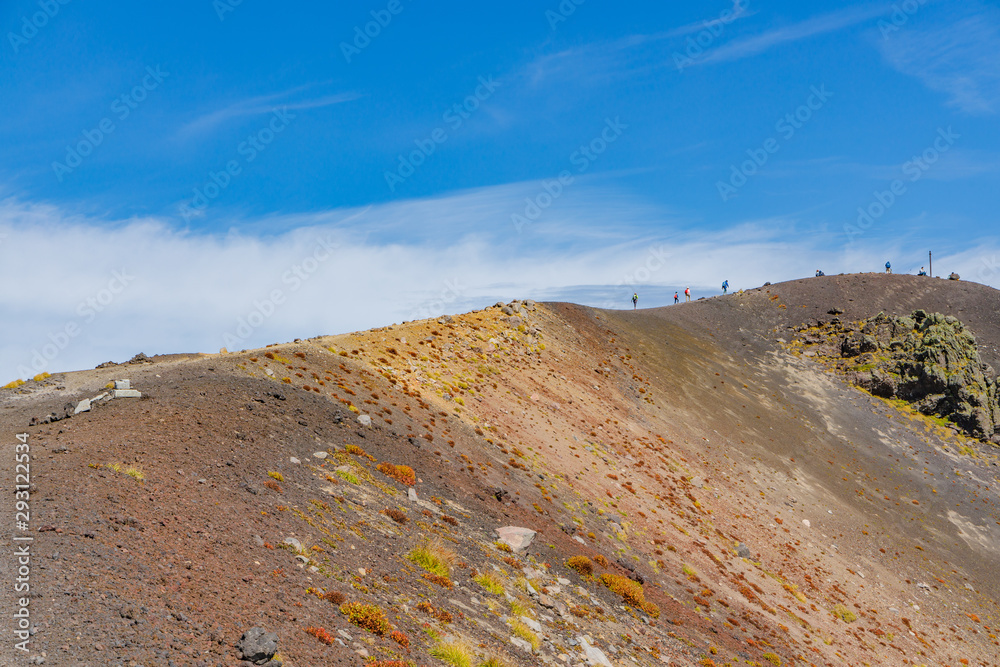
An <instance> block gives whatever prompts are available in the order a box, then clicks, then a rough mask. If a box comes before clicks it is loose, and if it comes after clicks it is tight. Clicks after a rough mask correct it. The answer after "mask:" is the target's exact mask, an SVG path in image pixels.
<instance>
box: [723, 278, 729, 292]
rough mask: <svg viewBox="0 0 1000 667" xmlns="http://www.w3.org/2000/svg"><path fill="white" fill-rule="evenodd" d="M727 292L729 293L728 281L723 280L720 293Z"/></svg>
mask: <svg viewBox="0 0 1000 667" xmlns="http://www.w3.org/2000/svg"><path fill="white" fill-rule="evenodd" d="M728 291H729V281H728V280H723V281H722V293H723V294H725V293H726V292H728Z"/></svg>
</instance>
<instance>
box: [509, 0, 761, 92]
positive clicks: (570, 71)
mask: <svg viewBox="0 0 1000 667" xmlns="http://www.w3.org/2000/svg"><path fill="white" fill-rule="evenodd" d="M732 3H733V5H732V9H729V10H726V11H725V12H722V13H719V14H717V15H715V16H714V17H712V18H708V19H704V20H701V21H694V22H692V23H688V24H685V25H682V26H677V27H675V28H670V29H667V30H662V31H659V32H651V33H638V34H632V35H627V36H625V37H621V38H618V39H614V40H610V41H600V42H593V43H589V44H584V45H581V46H576V47H574V48H570V49H564V50H562V51H558V52H556V53H547V54H544V55H541V56H539V57H537V58H536V59H535V60H533V61H532V62H531V63H529V64H528V65H527V67H526V68H525V72H526V75H525V78H526V80H527V81H528V82H529V83H531V84H534V85H538V84H541V83H542V82H549V81H552V80H554V79H566V78H573V79H574V80H579V79H584V80H587V81H589V82H591V83H593V82H604V83H608V82H614V81H615V80H616V77H618V76H619V75H620V74H621V73H622V72H626V71H627V72H631V73H635V72H637V71H647V72H652V71H654V70H657V69H659V66H658V65H657V64H655V63H656V61H658V58H654V59H652V60H651V61H650V62H644V61H643V60H641V59H640V60H638V61H637V60H636V59H635V58H633V57H630V56H631V54H632V52H635V51H639V50H641V49H643V48H646V49H652V48H655V47H657V46H659V45H660V44H662V43H664V42H671V41H675V42H677V44H676V45H677V46H678V47H681V46H682V41H681V38H683V37H688V36H690V35H695V34H697V33H700V32H702V31H706V30H707V31H709V32H710V33H711V34H713V36H714V35H717V34H719V33H718V31H719V30H720V28H722V27H724V26H729V25H732V24H735V23H736V22H737V21H740V20H743V19H746V18H749V17H751V16H754V15H755V14H756V11H754V10H751V9H750V8H749V2H748V0H732ZM637 62H638V63H642V64H637Z"/></svg>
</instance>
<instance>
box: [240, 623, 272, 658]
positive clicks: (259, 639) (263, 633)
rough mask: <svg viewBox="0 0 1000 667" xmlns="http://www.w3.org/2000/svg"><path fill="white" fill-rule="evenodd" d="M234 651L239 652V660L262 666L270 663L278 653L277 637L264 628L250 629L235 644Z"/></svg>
mask: <svg viewBox="0 0 1000 667" xmlns="http://www.w3.org/2000/svg"><path fill="white" fill-rule="evenodd" d="M236 650H237V651H239V652H240V659H241V660H246V661H248V662H252V663H253V664H255V665H263V664H265V663H268V662H271V659H272V658H273V657H274V654H275V653H277V652H278V635H277V634H275V633H273V632H268V631H267V630H265V629H264V628H250V629H249V630H247V631H246V632H244V633H243V636H242V637H240V640H239V641H238V642H236Z"/></svg>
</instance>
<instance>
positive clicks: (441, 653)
mask: <svg viewBox="0 0 1000 667" xmlns="http://www.w3.org/2000/svg"><path fill="white" fill-rule="evenodd" d="M428 653H430V655H431V657H432V658H437V659H438V660H442V661H444V662H446V663H448V664H449V665H451V666H452V667H472V649H470V648H469V645H468V644H466V643H465V642H464V641H461V640H454V641H449V642H441V643H440V644H437V645H435V646H432V647H431V650H430V651H428Z"/></svg>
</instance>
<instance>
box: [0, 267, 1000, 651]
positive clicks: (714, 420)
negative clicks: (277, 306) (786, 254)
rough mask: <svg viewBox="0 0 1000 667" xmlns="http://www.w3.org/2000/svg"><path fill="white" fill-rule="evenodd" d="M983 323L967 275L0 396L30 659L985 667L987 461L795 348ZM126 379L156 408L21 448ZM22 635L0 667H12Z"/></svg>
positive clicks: (366, 341)
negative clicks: (628, 591)
mask: <svg viewBox="0 0 1000 667" xmlns="http://www.w3.org/2000/svg"><path fill="white" fill-rule="evenodd" d="M775 297H776V298H775ZM998 306H1000V298H998V293H997V292H996V291H994V290H990V289H988V288H985V287H982V286H978V285H973V284H968V283H961V282H958V283H956V282H949V281H942V280H936V279H921V278H913V277H907V276H882V275H875V274H872V275H852V276H841V277H828V278H820V279H809V280H803V281H796V282H792V283H785V284H782V285H774V286H770V287H767V288H761V289H759V290H753V291H751V292H745V293H743V294H736V295H730V296H726V297H719V298H714V299H706V300H704V301H699V302H695V303H693V304H684V305H679V306H671V307H668V308H662V309H656V310H647V311H638V312H635V313H633V312H631V311H628V312H609V311H596V310H593V309H589V308H582V307H578V306H571V305H567V304H546V305H544V306H542V305H539V306H537V307H534V308H533V307H531V306H529V307H528V309H526V312H525V313H524V315H523V320H521V321H518V320H510V319H509V318H508V317H507V316H505V315H504V314H503V313H501V311H500V309H499V308H489V309H486V310H484V311H479V312H476V313H469V314H466V315H461V316H456V317H455V318H454V320H453V321H452V322H451V323H447V324H444V323H441V324H439V323H437V322H434V321H422V322H412V323H406V324H403V325H396V326H393V327H386V328H383V329H376V330H373V331H369V332H362V333H358V334H348V335H344V336H334V337H328V338H320V339H315V340H310V341H305V342H302V343H299V344H292V345H282V346H276V347H272V348H269V349H267V350H256V351H248V352H244V353H239V354H229V355H223V356H214V357H203V358H188V359H184V358H175V359H164V360H157V361H156V363H153V364H145V365H141V366H126V367H116V368H109V369H103V370H99V371H87V372H84V373H73V374H67V375H57V376H54V377H52V378H50V379H49V380H46V381H45V382H43V383H29V384H28V385H26V386H25V387H22V388H21V389H20V390H18V391H10V390H5V391H4V392H3V393H2V394H0V427H2V432H3V433H4V434H5V435H4V438H5V440H4V445H5V446H6V447H7V449H8V454H9V456H7V457H6V459H5V460H7V461H10V462H11V463H10V464H9V470H8V475H9V479H11V480H13V479H14V471H13V449H14V444H15V440H14V434H15V433H19V432H27V433H28V434H29V442H30V444H31V451H32V481H33V488H32V494H31V501H30V502H31V511H32V514H31V530H30V531H29V534H30V535H31V536H33V537H34V538H35V541H34V542H33V544H32V551H33V561H32V573H31V577H32V580H31V584H32V595H33V597H32V601H31V609H32V624H33V625H34V626H35V627H36V628H37V631H36V633H35V634H34V636H33V637H32V643H31V646H30V648H31V652H30V654H29V655H31V656H40V655H42V653H43V652H44V655H45V663H44V664H47V665H117V664H121V665H129V664H136V665H139V664H142V665H161V664H162V665H168V664H176V665H199V664H200V665H234V664H239V663H238V660H237V656H236V652H235V650H234V648H233V645H234V643H235V642H236V640H237V639H238V638H239V636H240V633H241V632H243V631H244V630H246V629H248V628H250V627H253V626H261V627H264V628H266V629H267V630H270V631H274V632H276V633H278V635H279V652H280V653H281V655H282V656H283V657H284V659H285V664H286V665H297V666H298V665H328V664H343V665H362V664H365V659H364V657H363V656H362V655H361V654H360V653H365V654H368V655H371V656H375V657H379V658H380V659H388V658H392V657H394V658H397V659H401V660H409V661H412V663H413V664H417V665H439V664H444V663H442V662H440V661H439V660H437V659H435V658H432V657H430V655H429V649H430V647H431V646H432V645H434V643H435V641H436V639H435V637H439V636H448V635H450V636H457V637H463V638H465V639H467V640H468V641H469V642H470V644H471V646H473V647H474V649H475V651H476V652H477V653H479V654H481V655H485V654H486V653H487V652H491V651H492V652H496V653H498V654H500V655H502V656H505V657H506V659H507V661H508V663H509V664H517V665H537V664H542V663H553V664H571V665H575V664H586V661H585V660H584V659H583V656H582V654H581V650H580V646H579V644H578V638H579V637H581V636H588V637H589V638H590V639H589V641H590V642H591V644H592V645H595V646H597V647H599V648H600V649H602V650H603V651H604V652H605V653H606V654H607V657H608V658H609V659H610V661H611V663H612V664H615V665H634V664H640V665H658V664H667V663H669V664H681V665H684V664H688V665H691V664H699V661H708V660H711V661H714V664H718V665H723V664H730V665H736V664H747V661H751V662H756V663H758V664H764V665H769V664H777V663H775V662H774V661H775V660H780V661H781V664H784V665H789V664H801V665H807V664H815V665H834V664H836V665H840V664H850V665H861V664H870V665H900V664H926V665H959V664H973V665H987V664H996V657H995V656H996V652H997V650H996V646H997V640H996V638H995V634H996V630H995V627H996V625H997V624H1000V619H998V609H997V606H996V600H997V597H998V593H1000V591H998V590H997V588H998V582H997V579H996V576H995V572H996V566H997V563H998V560H1000V554H998V551H1000V530H998V527H1000V524H998V523H997V519H998V517H997V516H996V515H997V511H996V505H995V503H996V500H997V479H996V478H997V470H998V468H997V459H996V455H995V453H994V451H993V450H992V449H988V448H984V447H983V446H982V445H981V444H979V443H975V442H972V441H968V440H966V439H964V438H962V437H961V436H959V435H958V434H956V433H955V432H954V431H952V430H950V429H943V428H940V427H938V426H936V425H934V424H932V423H930V422H928V421H927V420H925V419H923V418H921V417H919V416H914V415H912V414H911V413H909V412H908V411H905V410H900V409H898V408H896V407H893V406H891V405H889V404H886V403H884V402H882V401H879V400H877V399H874V398H872V397H870V396H868V395H866V394H863V393H861V392H859V391H857V390H855V389H853V388H851V387H849V386H847V385H845V384H844V383H843V382H841V381H840V380H839V379H838V378H837V377H836V376H834V375H831V374H829V373H827V372H826V370H825V369H824V368H823V367H822V366H820V365H818V364H816V363H814V362H812V361H811V360H809V359H807V358H805V357H802V356H801V355H798V354H797V353H796V351H795V350H794V348H792V349H785V347H783V346H782V344H781V341H782V339H784V340H786V341H787V340H790V338H791V336H790V333H791V332H790V331H789V327H794V326H796V325H798V324H800V323H804V322H809V321H810V320H813V319H816V318H821V319H822V318H829V317H830V316H829V315H827V314H826V313H827V311H828V310H830V309H831V308H834V307H836V308H841V309H843V310H844V311H846V312H845V314H844V315H841V317H842V318H844V319H861V318H864V317H869V316H871V315H874V314H876V313H877V312H879V311H880V310H885V311H886V312H888V313H892V314H903V313H908V312H910V311H911V310H913V309H914V308H918V307H920V308H925V309H927V310H929V311H940V312H945V313H948V314H954V315H956V316H957V317H959V318H961V319H962V320H963V321H965V322H966V324H967V325H968V326H970V328H971V329H972V330H973V331H974V332H975V333H976V335H977V336H978V338H979V342H980V345H981V350H982V353H983V356H984V358H985V359H987V360H988V361H989V362H990V363H992V364H993V365H994V367H998V366H1000V364H998V363H996V361H995V359H996V354H997V352H996V351H997V348H998V345H1000V322H998V311H1000V309H998ZM265 353H270V354H271V355H272V356H274V357H275V358H274V359H269V358H267V357H266V356H265ZM991 355H992V356H991ZM267 370H270V372H271V373H272V374H273V377H272V376H269V375H268V374H267V372H266V371H267ZM123 376H124V377H129V378H131V380H132V381H133V386H135V387H136V388H138V389H139V390H140V391H143V392H144V394H145V396H144V398H143V399H140V400H125V399H121V400H116V401H113V402H111V403H109V404H107V405H104V406H101V407H99V408H98V409H96V410H95V411H94V412H91V413H84V414H81V415H78V416H76V417H74V418H72V419H70V420H66V421H60V422H57V423H54V424H50V425H46V426H39V427H31V428H26V426H27V424H28V422H29V420H30V419H31V417H33V416H43V415H45V414H47V413H48V412H50V411H53V410H58V409H60V408H62V406H63V404H65V403H66V402H67V401H69V400H73V399H76V400H78V399H80V398H83V397H85V396H91V395H94V394H95V393H97V391H98V390H99V389H100V388H101V387H103V386H104V385H105V384H106V383H107V382H108V381H110V380H112V379H115V378H120V377H123ZM282 378H287V382H285V381H282ZM59 387H63V389H59ZM350 406H353V407H354V409H355V410H357V411H358V412H357V413H356V412H354V411H352V410H351V409H350ZM360 413H363V414H368V415H370V416H371V417H372V425H371V426H370V427H366V426H363V425H361V424H359V423H358V421H357V417H358V414H360ZM352 446H353V447H354V448H360V450H358V449H353V450H351V451H354V452H355V454H351V453H349V450H348V447H352ZM962 448H968V449H962ZM359 451H362V452H364V453H365V454H369V455H370V457H367V456H365V455H364V454H359V453H358V452H359ZM319 452H323V453H325V454H326V458H325V459H321V458H318V457H316V456H315V454H316V453H319ZM963 452H964V453H963ZM970 454H972V455H970ZM293 457H294V458H295V459H297V460H298V461H299V462H298V463H296V462H293V461H292V458H293ZM385 461H388V462H391V463H394V464H406V465H408V466H411V467H412V468H413V469H414V470H415V471H416V475H417V478H418V480H417V482H416V483H415V485H414V489H415V491H416V493H417V494H418V496H419V500H418V501H416V502H414V501H412V500H409V499H408V498H407V493H406V487H405V486H403V485H401V484H399V483H397V482H395V481H394V480H392V479H390V478H388V477H386V476H385V475H383V474H382V473H381V472H378V471H377V470H376V463H378V462H385ZM108 464H124V465H126V466H127V465H138V466H139V467H140V468H141V470H142V472H143V474H144V476H145V479H144V480H142V481H138V480H135V479H133V478H131V477H129V476H126V475H124V474H122V473H119V472H115V471H114V470H113V469H111V468H109V467H108ZM343 466H349V468H346V469H345V468H343ZM338 467H340V468H341V473H343V471H344V470H349V471H350V472H351V473H352V474H353V475H354V476H355V478H354V480H349V479H347V478H349V477H350V475H346V474H338V473H337V471H336V469H337V468H338ZM269 472H273V473H280V476H281V477H282V481H280V482H276V481H275V480H274V479H273V478H272V477H269V476H268V473H269ZM354 481H356V482H357V483H353V482H354ZM265 484H267V485H269V486H266V485H265ZM498 491H505V492H506V493H505V494H499V498H500V499H499V500H498V499H497V492H498ZM386 508H395V509H396V510H398V511H401V512H404V513H405V514H406V515H407V517H408V522H407V523H406V524H405V525H400V524H398V523H396V522H395V521H393V520H391V519H390V518H389V517H388V516H386V515H385V514H383V513H382V510H384V509H386ZM13 509H14V507H13V501H11V502H9V503H7V504H5V505H4V507H3V512H4V514H3V520H4V521H8V522H10V523H9V524H8V525H12V524H13ZM804 522H808V525H807V524H806V523H804ZM502 525H517V526H526V527H530V528H532V529H534V530H537V531H539V535H538V537H537V538H536V540H535V542H534V543H533V544H532V546H531V547H530V548H529V549H528V550H527V551H526V552H522V553H519V554H515V555H511V554H509V553H506V552H504V551H503V550H501V549H499V548H498V547H497V546H496V544H495V542H494V540H495V536H494V535H493V530H494V529H495V528H497V527H499V526H502ZM432 535H436V536H438V537H440V538H441V539H443V540H444V541H445V543H446V544H447V545H448V546H449V547H450V548H451V549H453V550H454V551H455V552H456V553H457V557H458V561H459V562H458V564H456V566H455V567H454V569H453V571H452V574H451V580H452V581H453V583H454V588H452V589H445V588H442V587H441V586H438V585H436V584H434V583H432V582H431V581H428V580H427V579H425V578H423V577H422V576H421V575H422V573H423V571H422V570H420V569H419V568H418V567H416V566H415V565H413V564H412V563H410V562H409V561H408V560H406V559H405V558H404V556H405V554H406V553H408V552H409V551H410V550H411V549H412V548H413V547H414V546H416V545H418V544H419V543H421V541H422V540H423V539H424V538H425V537H429V536H432ZM289 537H294V538H295V539H298V540H299V541H300V542H301V543H302V545H303V546H304V549H303V554H302V555H301V556H299V557H297V554H296V553H295V552H294V551H293V550H291V549H289V548H282V546H281V545H282V543H283V541H284V540H285V539H286V538H289ZM741 543H743V544H745V545H746V547H745V548H746V549H748V550H749V557H747V558H741V557H740V556H739V555H738V553H737V547H738V546H739V545H740V544H741ZM11 550H12V547H11V546H10V545H8V546H6V547H3V548H2V549H0V571H2V572H3V574H4V576H6V577H7V580H8V581H13V578H14V576H15V575H14V569H15V565H16V563H15V560H14V557H13V555H12V554H11ZM598 554H600V555H603V556H605V557H606V558H607V559H608V567H607V568H604V567H600V566H598V567H596V570H595V571H596V573H597V574H601V573H605V572H611V573H617V574H627V573H628V572H629V571H634V572H636V573H638V576H641V577H642V578H643V579H644V581H645V585H644V592H645V595H646V598H647V599H648V600H651V601H652V602H654V603H655V604H656V605H658V607H659V609H660V610H661V613H660V616H659V618H656V619H652V618H649V617H648V616H647V615H646V614H645V613H644V612H643V611H641V610H638V609H636V608H634V607H632V606H629V605H626V604H624V602H623V600H622V599H621V598H620V597H618V596H617V595H615V594H614V593H612V592H611V591H609V590H608V589H607V588H606V587H605V586H603V585H602V584H601V583H600V581H599V580H597V579H593V578H586V577H581V576H580V575H579V574H578V573H576V572H574V571H573V570H571V569H569V568H567V567H566V565H565V561H566V559H567V558H568V557H570V556H574V555H587V556H590V557H591V558H594V557H595V556H597V555H598ZM303 561H305V562H303ZM312 568H315V569H312ZM626 568H628V569H626ZM476 570H478V571H491V572H494V573H496V575H497V576H498V577H499V579H500V581H501V582H502V583H503V586H504V589H505V596H497V595H493V594H491V593H488V592H487V591H486V590H484V589H483V588H482V587H481V586H480V585H479V584H477V583H475V582H474V581H473V580H472V577H471V575H472V574H473V572H474V571H476ZM525 577H526V578H527V580H529V581H530V583H531V585H532V586H534V587H535V588H538V589H543V592H544V593H546V596H547V597H544V598H543V597H539V596H531V595H529V594H528V593H527V592H526V591H527V586H525V583H524V578H525ZM566 582H568V583H566ZM921 584H922V585H921ZM7 590H8V593H7V595H8V598H7V599H5V604H8V605H12V604H13V603H12V602H11V601H10V599H9V597H10V592H9V590H10V589H9V587H8V588H7ZM324 591H338V592H340V593H342V594H343V595H344V596H345V598H346V599H348V600H357V601H362V602H368V603H372V604H375V605H378V606H379V607H380V608H381V609H383V610H384V611H385V612H386V614H387V617H388V620H389V621H390V622H391V623H392V625H393V627H394V628H395V629H398V630H399V631H401V632H403V633H405V634H406V635H407V637H408V638H409V642H410V645H409V647H408V648H404V647H403V646H401V645H400V644H399V643H398V642H395V641H393V640H392V639H390V638H389V637H387V636H386V637H381V636H377V635H373V634H371V633H368V632H365V631H364V630H361V629H360V628H358V627H356V626H354V625H351V624H350V623H349V622H348V620H347V618H346V617H345V616H344V615H343V614H341V613H340V612H339V611H338V609H337V606H336V605H334V604H331V603H330V602H329V601H326V600H324V599H321V598H320V597H318V596H317V595H316V594H315V593H322V592H324ZM506 596H510V597H512V598H514V599H516V600H517V601H518V602H519V604H520V605H521V608H519V609H517V613H519V614H520V613H524V614H525V615H527V616H528V617H529V619H531V620H532V621H533V622H538V623H540V624H541V627H542V630H541V632H540V633H539V635H540V637H541V643H540V649H539V651H538V652H537V653H535V654H534V655H529V654H528V653H526V652H524V651H523V650H522V649H520V648H518V647H516V646H515V645H514V644H513V643H512V642H511V641H510V636H511V632H510V630H509V628H508V625H507V623H508V621H509V620H510V617H511V616H512V613H513V612H512V606H511V604H510V603H509V601H508V600H507V599H506ZM421 602H429V603H430V604H431V605H432V606H433V607H434V608H435V609H437V610H446V611H448V612H450V614H451V615H452V620H451V622H443V621H441V620H439V619H437V618H434V617H432V616H430V615H429V614H428V613H426V612H425V611H423V610H421V609H418V607H417V605H418V604H419V603H421ZM838 605H840V606H838ZM8 608H12V607H8ZM835 609H836V611H837V612H840V617H838V616H835V615H834V613H833V610H835ZM844 612H850V613H851V614H853V615H854V616H855V617H856V619H855V620H851V616H849V615H848V616H846V618H847V619H848V620H851V622H845V620H843V617H844ZM307 627H322V628H324V629H325V630H326V631H328V632H329V633H330V635H331V636H332V638H333V639H335V641H334V642H333V644H332V645H329V646H327V645H326V644H324V643H321V642H320V641H319V640H317V639H316V638H314V637H313V636H311V635H309V634H307V633H306V632H305V629H306V628H307ZM340 633H343V634H340ZM12 643H13V642H10V644H12ZM10 644H8V645H7V646H5V647H4V648H3V649H2V650H0V655H2V656H3V657H2V661H3V663H2V664H12V665H13V664H27V655H21V654H20V653H19V652H17V651H15V650H13V648H12V647H11V646H10ZM359 652H360V653H359ZM563 658H565V659H563ZM963 660H965V661H968V662H967V663H965V662H960V661H963ZM701 664H711V663H709V662H702V663H701Z"/></svg>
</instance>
